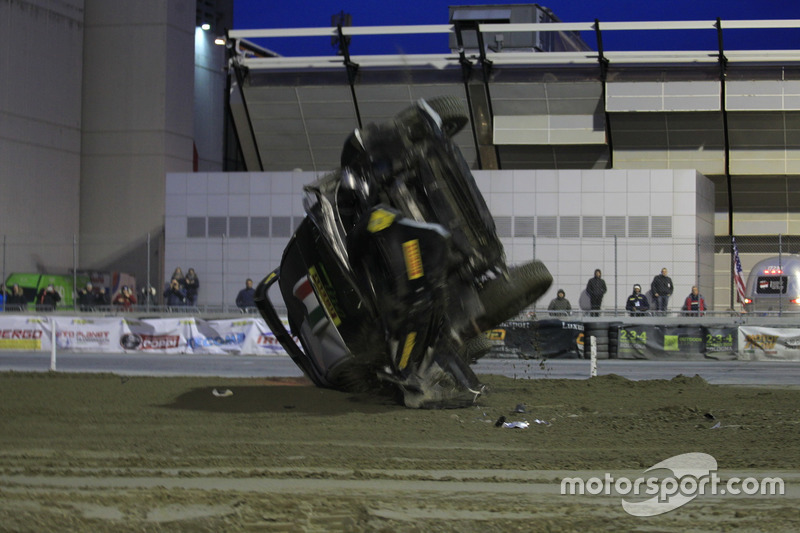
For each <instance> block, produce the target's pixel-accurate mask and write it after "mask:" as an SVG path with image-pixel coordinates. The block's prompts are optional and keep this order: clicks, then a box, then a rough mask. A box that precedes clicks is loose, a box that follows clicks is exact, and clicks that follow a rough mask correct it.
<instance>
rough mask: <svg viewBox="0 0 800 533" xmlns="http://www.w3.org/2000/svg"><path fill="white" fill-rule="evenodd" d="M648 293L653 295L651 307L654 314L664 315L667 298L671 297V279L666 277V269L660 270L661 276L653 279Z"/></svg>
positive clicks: (667, 304)
mask: <svg viewBox="0 0 800 533" xmlns="http://www.w3.org/2000/svg"><path fill="white" fill-rule="evenodd" d="M650 292H651V293H652V294H653V307H655V309H656V314H660V315H666V314H667V307H668V306H669V297H670V296H672V278H670V277H669V276H667V269H666V268H662V269H661V274H659V275H658V276H656V277H654V278H653V282H652V283H651V284H650Z"/></svg>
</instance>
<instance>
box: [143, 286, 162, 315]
mask: <svg viewBox="0 0 800 533" xmlns="http://www.w3.org/2000/svg"><path fill="white" fill-rule="evenodd" d="M140 292H141V293H142V294H141V296H140V297H139V304H140V305H144V306H146V307H147V309H148V310H149V309H150V308H151V307H155V306H157V305H158V302H157V301H156V288H155V287H149V286H148V287H142V290H141V291H140Z"/></svg>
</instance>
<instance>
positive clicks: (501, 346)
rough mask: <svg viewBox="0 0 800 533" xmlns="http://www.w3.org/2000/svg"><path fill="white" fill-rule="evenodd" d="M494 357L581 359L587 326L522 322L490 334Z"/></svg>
mask: <svg viewBox="0 0 800 533" xmlns="http://www.w3.org/2000/svg"><path fill="white" fill-rule="evenodd" d="M487 336H488V337H489V340H491V341H492V343H493V347H492V349H491V354H493V355H500V356H503V355H505V356H509V357H522V358H549V359H555V358H580V357H582V355H581V354H582V353H583V323H581V322H568V321H565V320H536V321H532V320H519V321H508V322H503V323H502V324H500V327H499V328H495V329H493V330H491V331H489V332H488V333H487Z"/></svg>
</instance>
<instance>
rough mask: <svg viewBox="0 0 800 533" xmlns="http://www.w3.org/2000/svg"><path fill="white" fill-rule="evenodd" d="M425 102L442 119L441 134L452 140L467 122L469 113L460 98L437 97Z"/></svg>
mask: <svg viewBox="0 0 800 533" xmlns="http://www.w3.org/2000/svg"><path fill="white" fill-rule="evenodd" d="M426 102H427V103H428V105H429V106H430V108H431V109H433V110H434V111H436V113H437V114H438V115H439V117H440V118H441V119H442V132H444V134H445V135H447V136H448V137H451V138H452V137H453V136H454V135H455V134H456V133H458V132H459V131H461V130H462V129H463V128H464V126H466V125H467V123H468V122H469V113H468V111H467V108H466V106H465V105H464V102H462V101H461V99H460V98H456V97H455V96H437V97H435V98H431V99H430V100H426Z"/></svg>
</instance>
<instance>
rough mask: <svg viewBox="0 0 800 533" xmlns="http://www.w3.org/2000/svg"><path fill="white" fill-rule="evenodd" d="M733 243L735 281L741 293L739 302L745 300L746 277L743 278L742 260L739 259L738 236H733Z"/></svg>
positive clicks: (737, 289) (738, 291) (737, 290)
mask: <svg viewBox="0 0 800 533" xmlns="http://www.w3.org/2000/svg"><path fill="white" fill-rule="evenodd" d="M731 243H733V263H734V268H733V282H734V283H735V284H736V292H737V293H739V302H740V303H744V302H745V287H744V279H742V262H741V261H739V250H738V249H737V248H736V237H731Z"/></svg>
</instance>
